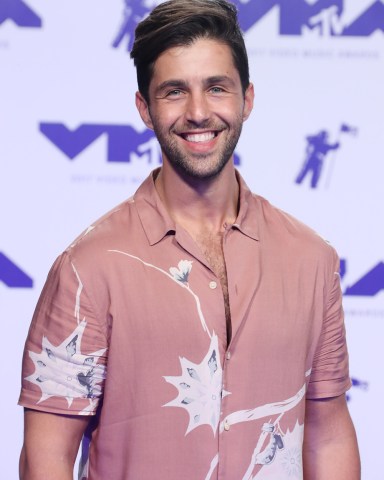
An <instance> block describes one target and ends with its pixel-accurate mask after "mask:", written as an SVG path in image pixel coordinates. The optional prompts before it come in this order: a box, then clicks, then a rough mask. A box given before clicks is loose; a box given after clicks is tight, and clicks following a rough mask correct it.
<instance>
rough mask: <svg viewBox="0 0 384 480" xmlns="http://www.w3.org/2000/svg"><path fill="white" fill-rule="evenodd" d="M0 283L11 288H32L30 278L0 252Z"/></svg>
mask: <svg viewBox="0 0 384 480" xmlns="http://www.w3.org/2000/svg"><path fill="white" fill-rule="evenodd" d="M0 282H3V283H4V284H5V285H6V286H7V287H12V288H32V287H33V280H32V278H31V277H30V276H29V275H27V274H26V273H25V272H24V271H23V270H22V269H21V268H20V267H19V266H18V265H16V264H15V263H14V262H13V261H12V260H10V259H9V258H8V257H7V256H6V255H4V253H2V252H0Z"/></svg>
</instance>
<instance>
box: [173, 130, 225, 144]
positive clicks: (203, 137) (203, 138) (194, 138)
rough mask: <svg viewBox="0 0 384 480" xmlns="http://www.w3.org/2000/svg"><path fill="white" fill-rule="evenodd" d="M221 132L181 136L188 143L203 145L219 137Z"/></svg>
mask: <svg viewBox="0 0 384 480" xmlns="http://www.w3.org/2000/svg"><path fill="white" fill-rule="evenodd" d="M218 134H219V132H218V131H217V132H212V131H210V132H202V133H184V134H181V137H182V138H183V139H184V140H186V141H187V142H193V143H202V142H209V141H211V140H213V139H214V138H216V137H217V135H218Z"/></svg>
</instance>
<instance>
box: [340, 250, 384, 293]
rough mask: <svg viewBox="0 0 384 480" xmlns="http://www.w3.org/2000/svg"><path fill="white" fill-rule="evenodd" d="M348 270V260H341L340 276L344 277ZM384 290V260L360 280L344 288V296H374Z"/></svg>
mask: <svg viewBox="0 0 384 480" xmlns="http://www.w3.org/2000/svg"><path fill="white" fill-rule="evenodd" d="M346 272H347V261H346V260H345V259H341V260H340V277H341V279H343V278H344V276H345V274H346ZM381 291H384V262H379V263H378V264H377V265H375V266H374V267H373V268H371V270H369V271H368V272H366V273H365V274H364V275H363V276H362V277H361V278H360V279H359V280H357V281H356V282H355V283H353V284H352V285H348V286H347V287H345V288H344V291H343V295H344V296H361V297H374V296H375V295H377V294H378V293H379V292H381Z"/></svg>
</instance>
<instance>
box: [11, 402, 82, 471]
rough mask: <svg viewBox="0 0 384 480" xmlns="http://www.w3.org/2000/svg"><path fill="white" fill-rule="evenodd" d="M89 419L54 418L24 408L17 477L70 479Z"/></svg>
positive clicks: (54, 415) (52, 415)
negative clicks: (18, 473)
mask: <svg viewBox="0 0 384 480" xmlns="http://www.w3.org/2000/svg"><path fill="white" fill-rule="evenodd" d="M89 420H90V417H89V416H79V415H76V416H69V415H56V414H52V413H46V412H41V411H38V410H29V409H25V412H24V444H23V449H22V452H21V457H20V478H21V479H26V480H35V479H36V480H37V479H38V480H48V479H52V480H53V479H54V480H64V479H72V478H73V465H74V462H75V459H76V455H77V451H78V449H79V445H80V441H81V438H82V435H83V433H84V430H85V429H86V427H87V425H88V423H89Z"/></svg>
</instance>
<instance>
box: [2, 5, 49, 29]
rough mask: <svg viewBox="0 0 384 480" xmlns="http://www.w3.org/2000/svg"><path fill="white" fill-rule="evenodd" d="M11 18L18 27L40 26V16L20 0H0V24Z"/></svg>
mask: <svg viewBox="0 0 384 480" xmlns="http://www.w3.org/2000/svg"><path fill="white" fill-rule="evenodd" d="M6 20H12V21H13V22H14V23H15V24H16V25H17V26H19V27H28V28H41V26H42V21H41V18H40V17H39V16H38V15H37V13H35V12H34V11H33V10H32V9H31V7H29V6H28V5H27V4H26V3H25V2H23V1H22V0H1V1H0V25H1V24H2V23H4V22H5V21H6Z"/></svg>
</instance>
